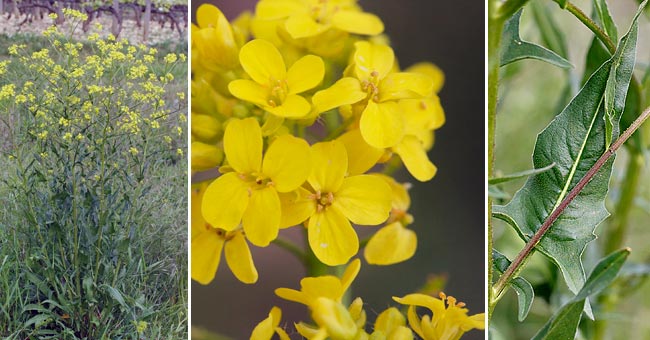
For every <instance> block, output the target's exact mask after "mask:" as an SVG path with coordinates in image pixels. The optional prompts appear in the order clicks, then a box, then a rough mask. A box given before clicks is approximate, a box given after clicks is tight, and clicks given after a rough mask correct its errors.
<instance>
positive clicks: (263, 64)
mask: <svg viewBox="0 0 650 340" xmlns="http://www.w3.org/2000/svg"><path fill="white" fill-rule="evenodd" d="M239 61H240V62H241V65H242V67H243V68H244V71H246V73H247V74H248V75H249V76H250V77H251V78H252V79H253V80H248V79H237V80H233V81H232V82H230V84H228V90H229V91H230V93H231V94H232V95H233V96H235V97H237V98H239V99H242V100H246V101H249V102H251V103H253V104H255V105H257V106H259V107H260V108H262V109H264V110H266V111H268V112H271V113H272V114H274V115H276V116H280V117H286V118H301V117H304V116H306V115H307V114H308V113H309V112H310V111H311V104H310V103H309V102H308V101H307V100H306V99H305V98H303V97H301V96H299V95H298V94H299V93H302V92H305V91H307V90H310V89H313V88H314V87H316V86H317V85H318V84H320V83H321V81H323V77H324V76H325V65H324V63H323V60H322V59H321V58H320V57H317V56H315V55H311V54H310V55H306V56H304V57H302V58H300V59H298V60H297V61H296V62H295V63H293V65H291V67H290V68H289V70H287V68H286V66H285V64H284V59H283V58H282V55H281V54H280V52H279V51H278V49H277V48H276V47H275V46H273V44H271V43H270V42H268V41H266V40H262V39H256V40H252V41H251V42H249V43H247V44H246V45H244V46H243V47H242V48H241V51H240V52H239Z"/></svg>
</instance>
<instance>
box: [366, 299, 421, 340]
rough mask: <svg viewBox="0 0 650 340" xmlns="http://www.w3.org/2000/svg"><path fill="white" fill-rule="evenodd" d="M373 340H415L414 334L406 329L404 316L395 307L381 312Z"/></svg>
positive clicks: (374, 329)
mask: <svg viewBox="0 0 650 340" xmlns="http://www.w3.org/2000/svg"><path fill="white" fill-rule="evenodd" d="M374 326H375V327H374V328H373V332H372V335H371V337H372V339H376V340H380V339H381V340H384V339H391V340H413V332H412V331H411V330H410V329H409V328H408V327H406V319H405V318H404V315H402V313H400V312H399V310H397V308H395V307H390V308H388V309H386V310H385V311H383V312H381V314H379V316H377V319H376V320H375V325H374Z"/></svg>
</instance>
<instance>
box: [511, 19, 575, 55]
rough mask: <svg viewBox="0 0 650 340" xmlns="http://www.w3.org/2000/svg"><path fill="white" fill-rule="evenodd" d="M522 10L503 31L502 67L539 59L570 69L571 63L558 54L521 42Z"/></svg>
mask: <svg viewBox="0 0 650 340" xmlns="http://www.w3.org/2000/svg"><path fill="white" fill-rule="evenodd" d="M521 12H522V11H521V10H520V11H518V12H517V13H515V15H513V16H512V18H510V19H509V20H508V21H507V22H506V25H505V27H504V29H503V37H502V40H501V41H502V46H503V47H502V48H501V66H504V65H507V64H509V63H512V62H515V61H517V60H522V59H537V60H541V61H545V62H547V63H550V64H553V65H555V66H558V67H564V68H570V67H573V65H571V63H570V62H569V61H568V60H566V59H564V58H562V57H561V56H559V55H558V54H557V53H555V52H553V51H550V50H548V49H546V48H544V47H542V46H539V45H536V44H532V43H529V42H526V41H523V40H521V38H520V37H519V20H520V18H521Z"/></svg>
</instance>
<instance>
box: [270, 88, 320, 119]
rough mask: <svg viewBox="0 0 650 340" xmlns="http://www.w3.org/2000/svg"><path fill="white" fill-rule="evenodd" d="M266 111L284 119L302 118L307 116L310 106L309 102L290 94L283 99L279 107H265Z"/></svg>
mask: <svg viewBox="0 0 650 340" xmlns="http://www.w3.org/2000/svg"><path fill="white" fill-rule="evenodd" d="M265 109H266V111H269V112H271V113H272V114H274V115H276V116H280V117H285V118H302V117H304V116H306V115H307V114H309V112H310V111H311V105H310V104H309V102H308V101H307V100H306V99H305V98H303V97H301V96H299V95H297V94H290V95H287V97H286V98H285V99H284V102H282V104H281V105H279V106H276V107H265Z"/></svg>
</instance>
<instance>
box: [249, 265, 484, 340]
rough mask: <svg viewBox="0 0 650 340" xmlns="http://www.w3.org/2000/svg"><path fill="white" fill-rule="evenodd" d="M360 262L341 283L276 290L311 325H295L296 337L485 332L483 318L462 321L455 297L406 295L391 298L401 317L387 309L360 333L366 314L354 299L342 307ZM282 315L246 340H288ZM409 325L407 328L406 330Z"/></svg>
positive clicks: (398, 337) (430, 338) (348, 339)
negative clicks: (303, 309)
mask: <svg viewBox="0 0 650 340" xmlns="http://www.w3.org/2000/svg"><path fill="white" fill-rule="evenodd" d="M360 268H361V262H360V261H359V260H354V261H352V262H351V263H350V265H349V266H348V267H347V268H346V270H345V272H344V273H343V275H342V277H341V278H338V277H335V276H329V275H327V276H319V277H307V278H304V279H302V280H301V281H300V287H301V289H300V290H299V291H298V290H294V289H289V288H278V289H276V291H275V293H276V294H277V295H278V296H279V297H281V298H283V299H285V300H289V301H293V302H297V303H301V304H303V305H305V306H307V307H308V308H309V310H310V312H311V317H312V319H313V320H314V322H315V323H316V324H315V325H310V324H307V323H304V322H299V323H296V324H295V327H296V331H297V332H298V333H299V334H300V335H302V336H303V337H305V338H306V339H310V340H313V339H333V340H352V339H376V340H384V339H394V340H407V339H408V340H411V339H413V338H414V334H413V332H415V333H416V334H417V335H418V336H419V338H420V339H424V340H458V339H460V337H461V336H462V335H463V334H464V333H466V332H467V331H469V330H472V329H484V328H485V314H484V313H480V314H475V315H472V316H469V315H467V313H468V312H469V310H468V309H467V308H464V307H465V304H464V303H462V302H458V301H457V300H456V299H455V298H454V297H452V296H447V295H445V294H444V293H442V292H441V293H440V294H439V297H440V298H435V297H432V296H429V295H425V294H409V295H406V296H404V297H401V298H399V297H393V300H395V301H396V302H398V303H400V304H402V305H404V306H408V312H407V314H406V316H404V315H403V314H402V313H401V312H400V311H399V310H398V309H397V308H395V307H389V308H387V309H386V310H384V311H383V312H381V313H380V314H379V315H378V316H377V319H376V320H375V323H374V327H373V331H372V333H371V334H368V333H367V332H366V330H365V325H366V312H365V311H364V310H363V300H361V298H356V299H355V300H354V301H353V302H352V303H351V304H350V306H349V307H347V308H346V307H345V306H344V305H343V304H342V299H343V296H344V295H345V292H346V291H347V290H348V288H349V287H350V285H351V284H352V281H354V279H355V277H356V276H357V274H358V273H359V270H360ZM417 307H424V308H426V309H428V310H429V311H430V312H431V313H432V315H428V314H425V315H423V316H419V315H418V314H417ZM281 318H282V311H281V310H280V309H279V308H278V307H273V308H272V309H271V312H270V313H269V317H268V318H266V319H265V320H263V321H262V322H260V323H259V324H258V325H257V327H255V329H254V330H253V332H252V334H251V337H250V338H251V340H269V339H271V338H272V337H273V335H274V334H277V335H278V336H279V338H280V339H282V340H285V339H289V336H288V334H287V332H286V331H285V330H284V329H283V328H280V327H279V324H280V321H281ZM407 320H408V326H407Z"/></svg>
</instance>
